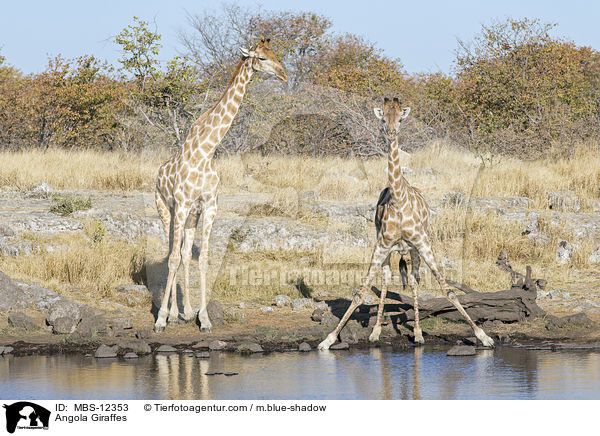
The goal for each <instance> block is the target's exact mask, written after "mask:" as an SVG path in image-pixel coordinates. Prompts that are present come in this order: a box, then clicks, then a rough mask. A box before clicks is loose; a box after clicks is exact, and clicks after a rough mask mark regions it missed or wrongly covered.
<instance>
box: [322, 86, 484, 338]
mask: <svg viewBox="0 0 600 436" xmlns="http://www.w3.org/2000/svg"><path fill="white" fill-rule="evenodd" d="M374 112H375V116H376V117H377V118H379V119H380V120H382V121H383V123H384V125H385V127H386V128H387V134H388V138H389V140H390V151H389V156H388V182H389V188H390V200H389V202H388V203H387V204H386V205H385V206H383V207H384V210H383V212H382V213H381V230H380V231H379V234H378V237H377V243H376V244H375V249H374V250H373V255H372V257H371V265H370V266H369V272H368V274H367V276H366V277H365V279H364V281H363V283H362V286H361V287H360V288H359V289H358V290H357V292H356V293H355V294H354V297H353V298H352V302H351V304H350V307H349V308H348V310H346V313H345V314H344V316H343V317H342V319H341V320H340V322H339V324H338V325H337V327H336V328H335V330H333V331H332V332H331V333H330V334H329V335H327V337H326V338H325V340H324V341H323V342H321V343H320V344H319V350H327V349H328V348H329V347H330V346H331V345H332V344H333V343H334V342H335V341H336V339H337V337H338V334H339V333H340V330H341V329H342V327H343V326H344V324H345V323H346V321H347V320H348V318H350V316H351V315H352V313H354V311H355V310H356V308H357V307H358V306H359V305H361V304H362V302H363V300H364V298H365V294H366V293H367V291H368V287H369V285H370V284H371V283H372V281H373V279H374V278H375V275H376V274H377V272H378V270H379V268H380V267H381V266H382V264H384V262H389V259H388V258H389V255H390V253H391V252H392V251H394V250H398V251H400V252H401V253H405V252H406V251H408V249H407V248H406V247H405V246H404V244H406V245H407V246H408V247H410V248H411V249H415V250H417V252H418V253H419V254H420V255H421V257H422V258H423V260H424V261H425V263H427V265H428V266H429V268H430V269H431V271H432V273H433V275H434V276H435V278H436V279H437V281H438V282H439V284H440V286H441V288H442V290H443V291H444V292H445V293H446V297H447V298H448V300H450V302H451V303H452V304H453V305H454V306H455V307H456V309H457V310H458V311H459V312H460V313H461V314H462V316H463V317H464V318H465V319H466V320H467V322H468V323H469V324H470V325H471V327H472V328H473V331H474V332H475V336H476V337H477V338H478V339H479V340H480V341H481V342H482V343H483V345H484V346H486V347H492V346H493V345H494V341H493V340H492V339H491V338H490V337H489V336H488V335H486V334H485V332H484V331H483V330H482V329H481V328H479V327H478V326H477V325H475V323H474V322H473V320H472V319H471V318H470V317H469V315H468V314H467V312H466V311H465V309H464V308H463V307H462V305H461V304H460V302H459V301H458V298H457V297H456V294H455V293H454V291H453V290H452V288H450V286H449V285H448V283H446V280H444V278H443V277H442V276H441V275H440V273H439V272H438V269H437V265H436V263H435V260H434V257H433V252H432V250H431V242H430V241H429V237H428V235H427V219H428V218H429V207H428V206H427V202H426V201H425V199H424V198H423V195H422V194H421V192H420V191H419V190H418V189H416V188H413V187H412V186H411V185H410V184H409V183H408V182H407V181H406V179H405V178H404V177H403V176H402V172H401V167H400V155H399V151H398V128H399V127H400V122H401V121H402V120H403V119H405V118H406V117H407V116H408V114H409V113H410V108H404V109H402V108H401V107H400V103H399V101H398V99H397V98H394V99H393V100H390V99H388V98H386V99H385V100H384V105H383V110H381V109H379V108H375V109H374ZM384 272H385V273H386V275H388V274H390V273H389V265H386V268H385V270H384ZM388 279H389V277H386V278H385V279H384V282H387V280H388ZM411 279H412V280H411ZM409 283H410V285H411V287H412V289H413V297H414V308H415V325H414V335H415V342H417V343H420V344H422V343H424V341H423V335H422V332H421V328H420V326H419V307H418V290H417V286H416V280H415V277H414V275H413V274H411V276H410V278H409ZM386 288H387V286H386V285H384V287H383V290H382V292H381V299H380V302H379V310H378V311H377V324H376V326H375V328H374V329H373V333H372V334H371V336H370V337H369V339H370V340H371V341H375V340H377V339H379V334H380V332H381V325H380V324H381V314H382V312H383V302H384V298H385V293H384V291H387V289H386Z"/></svg>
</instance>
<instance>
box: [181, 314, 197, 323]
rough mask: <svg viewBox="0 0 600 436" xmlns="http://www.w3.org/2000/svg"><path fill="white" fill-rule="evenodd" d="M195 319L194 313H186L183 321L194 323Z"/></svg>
mask: <svg viewBox="0 0 600 436" xmlns="http://www.w3.org/2000/svg"><path fill="white" fill-rule="evenodd" d="M195 317H196V314H195V313H194V312H190V313H184V314H183V320H184V321H185V322H190V321H193V320H194V318H195Z"/></svg>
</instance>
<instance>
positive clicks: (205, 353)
mask: <svg viewBox="0 0 600 436" xmlns="http://www.w3.org/2000/svg"><path fill="white" fill-rule="evenodd" d="M196 357H197V358H198V359H208V358H209V357H210V353H209V352H208V351H200V352H199V353H196Z"/></svg>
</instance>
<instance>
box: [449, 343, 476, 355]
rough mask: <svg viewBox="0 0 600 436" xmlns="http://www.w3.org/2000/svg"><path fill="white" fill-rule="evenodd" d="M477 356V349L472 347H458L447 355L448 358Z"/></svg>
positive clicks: (450, 350)
mask: <svg viewBox="0 0 600 436" xmlns="http://www.w3.org/2000/svg"><path fill="white" fill-rule="evenodd" d="M475 354H476V351H475V347H473V346H471V345H456V346H454V347H452V348H450V349H449V350H448V352H447V353H446V355H447V356H473V355H475Z"/></svg>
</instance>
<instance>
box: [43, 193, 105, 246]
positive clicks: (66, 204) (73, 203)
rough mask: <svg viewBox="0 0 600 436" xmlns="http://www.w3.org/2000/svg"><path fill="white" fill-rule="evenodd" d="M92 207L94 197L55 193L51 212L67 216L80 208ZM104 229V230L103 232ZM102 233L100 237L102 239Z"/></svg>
mask: <svg viewBox="0 0 600 436" xmlns="http://www.w3.org/2000/svg"><path fill="white" fill-rule="evenodd" d="M91 207H92V199H91V198H90V197H88V198H81V197H72V196H60V195H53V196H52V206H50V212H52V213H55V214H58V215H62V216H67V215H71V214H72V213H73V212H77V211H79V210H88V209H90V208H91ZM103 233H104V231H103V230H102V234H103ZM101 236H102V235H100V239H101Z"/></svg>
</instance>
